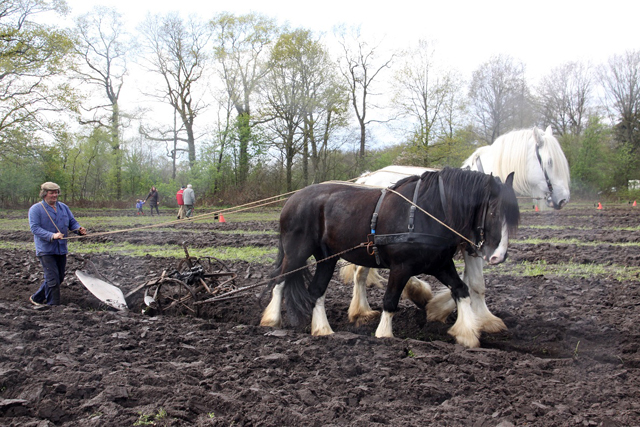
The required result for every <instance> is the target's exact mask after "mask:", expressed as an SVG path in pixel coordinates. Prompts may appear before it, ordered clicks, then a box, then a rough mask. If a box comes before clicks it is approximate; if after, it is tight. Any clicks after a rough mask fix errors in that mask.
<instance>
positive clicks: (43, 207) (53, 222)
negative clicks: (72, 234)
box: [40, 200, 62, 233]
mask: <svg viewBox="0 0 640 427" xmlns="http://www.w3.org/2000/svg"><path fill="white" fill-rule="evenodd" d="M40 204H41V205H42V209H44V212H45V213H46V214H47V216H48V217H49V219H50V220H51V223H52V224H53V226H54V227H55V228H56V230H58V233H62V231H60V229H59V228H58V226H57V225H56V222H55V221H54V220H53V218H51V215H49V211H48V210H47V207H46V206H45V205H44V200H40Z"/></svg>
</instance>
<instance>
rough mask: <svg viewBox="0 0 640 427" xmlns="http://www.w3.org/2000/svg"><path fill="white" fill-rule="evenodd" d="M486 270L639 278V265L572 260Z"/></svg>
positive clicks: (500, 273) (510, 264)
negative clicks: (587, 262) (583, 262)
mask: <svg viewBox="0 0 640 427" xmlns="http://www.w3.org/2000/svg"><path fill="white" fill-rule="evenodd" d="M487 272H491V273H494V274H498V275H510V276H525V277H535V276H543V275H554V276H559V277H566V278H571V279H574V278H583V279H587V278H593V277H599V278H602V279H613V280H617V281H619V282H629V281H634V282H635V281H638V280H639V279H640V267H629V266H626V265H618V264H611V265H604V264H580V263H573V262H563V263H559V264H548V263H547V262H546V261H544V260H542V261H533V262H531V261H523V262H521V263H517V264H512V263H507V264H501V265H498V266H493V267H491V268H490V269H489V270H487Z"/></svg>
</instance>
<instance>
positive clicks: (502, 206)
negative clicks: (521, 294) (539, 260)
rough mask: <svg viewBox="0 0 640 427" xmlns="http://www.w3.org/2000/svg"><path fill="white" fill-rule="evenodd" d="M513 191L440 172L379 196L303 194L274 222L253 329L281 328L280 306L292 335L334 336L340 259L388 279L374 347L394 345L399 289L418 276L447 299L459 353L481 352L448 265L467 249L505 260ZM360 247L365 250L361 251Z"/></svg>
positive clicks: (352, 191)
mask: <svg viewBox="0 0 640 427" xmlns="http://www.w3.org/2000/svg"><path fill="white" fill-rule="evenodd" d="M512 184H513V174H511V175H510V176H509V177H507V179H506V182H505V184H501V183H499V182H498V181H497V180H495V179H494V178H493V177H491V176H489V175H485V174H482V173H478V172H475V171H467V170H462V169H451V168H445V169H444V170H442V171H439V172H425V173H424V174H422V176H421V177H418V176H411V177H408V178H406V179H403V180H400V181H399V182H398V183H396V185H395V186H393V187H391V189H390V190H384V191H381V190H380V189H369V188H362V187H358V186H354V185H349V184H344V183H343V184H340V183H326V184H317V185H312V186H309V187H306V188H304V189H302V190H301V191H299V192H297V193H296V194H294V195H293V196H292V197H291V198H290V199H289V200H288V201H287V203H286V204H285V206H284V208H283V209H282V213H281V215H280V244H279V249H278V257H277V261H276V263H275V268H274V270H273V272H272V277H274V279H275V281H274V283H272V284H271V286H272V288H271V292H272V300H271V302H270V303H269V305H268V306H267V308H266V309H265V310H264V312H263V315H262V320H261V322H260V324H261V325H263V326H273V327H280V326H281V325H282V318H281V304H282V298H283V296H284V299H285V302H286V306H287V314H288V318H289V321H290V322H291V323H292V324H293V325H298V324H300V323H301V322H303V321H308V319H309V317H311V333H312V334H313V335H328V334H331V333H333V330H332V329H331V326H330V325H329V322H328V320H327V317H326V312H325V309H324V301H325V293H326V290H327V286H328V284H329V281H330V279H331V277H332V275H333V271H334V269H335V266H336V263H337V262H338V255H339V256H341V257H342V258H344V259H345V260H347V261H349V262H351V263H354V264H357V265H361V266H364V267H369V268H374V267H379V266H380V267H384V268H388V269H389V281H388V283H387V288H386V292H385V295H384V300H383V313H382V316H381V319H380V324H379V325H378V328H377V329H376V336H377V337H392V336H393V332H392V325H391V320H392V317H393V314H394V313H395V312H396V311H397V307H398V302H399V299H400V295H401V293H402V291H403V289H404V287H405V284H406V283H407V281H408V280H409V278H410V277H411V276H415V275H418V274H422V273H424V274H430V275H432V276H434V277H436V278H437V279H438V280H440V281H441V282H442V283H443V284H445V285H446V286H448V287H449V288H450V289H451V294H452V295H453V299H454V301H455V303H456V306H457V310H458V318H457V320H456V323H455V324H454V325H453V327H452V328H451V329H450V330H449V333H450V334H451V335H452V336H454V337H455V338H456V340H457V342H458V343H460V344H462V345H464V346H467V347H477V346H479V345H480V342H479V340H478V336H479V334H480V330H479V326H478V324H477V319H476V316H475V313H474V311H473V310H472V308H471V301H470V297H469V289H468V287H467V285H466V284H465V283H464V282H463V281H462V280H461V279H460V277H459V276H458V274H457V272H456V269H455V266H454V263H453V255H454V254H455V252H456V251H457V250H458V247H459V245H460V244H461V243H463V242H465V241H466V242H467V247H468V249H469V250H472V247H474V248H476V250H478V251H479V252H481V253H482V255H483V256H485V257H488V258H490V257H494V256H496V257H499V258H501V259H499V260H498V259H496V262H500V261H502V260H504V258H505V256H506V254H504V253H502V254H501V255H500V252H501V249H500V248H499V245H500V241H501V239H502V228H503V224H504V225H505V226H506V227H507V228H508V229H509V230H510V231H515V229H516V227H517V225H518V221H519V210H518V203H517V200H516V197H515V193H514V192H513V188H512ZM385 192H386V193H385ZM385 194H386V197H385ZM399 194H400V195H402V196H403V197H400V196H399ZM410 200H413V202H410ZM416 207H417V209H416ZM426 212H428V214H427V213H426ZM436 218H437V219H438V220H439V221H440V222H439V221H438V220H436ZM369 219H371V221H370V220H369ZM443 223H445V224H446V225H447V226H448V227H449V228H447V227H445V226H444V225H443ZM452 230H454V231H452ZM367 239H369V241H370V242H371V244H370V245H367V246H366V247H365V246H358V245H359V244H360V243H363V242H367ZM481 242H482V243H481ZM310 256H313V257H314V258H315V259H316V261H321V262H318V264H316V268H315V273H314V274H313V277H309V276H310V274H309V271H308V270H307V269H306V268H305V265H306V262H307V259H308V258H309V257H310ZM307 283H308V287H307Z"/></svg>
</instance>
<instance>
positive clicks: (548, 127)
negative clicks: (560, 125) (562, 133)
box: [544, 125, 553, 136]
mask: <svg viewBox="0 0 640 427" xmlns="http://www.w3.org/2000/svg"><path fill="white" fill-rule="evenodd" d="M544 133H545V134H547V136H553V129H552V128H551V125H549V126H547V129H546V130H545V131H544Z"/></svg>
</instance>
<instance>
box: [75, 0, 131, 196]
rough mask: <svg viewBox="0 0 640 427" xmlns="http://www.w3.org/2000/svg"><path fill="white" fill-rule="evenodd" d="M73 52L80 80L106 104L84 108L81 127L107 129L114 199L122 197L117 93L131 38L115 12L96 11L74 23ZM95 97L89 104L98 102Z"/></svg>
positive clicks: (122, 81)
mask: <svg viewBox="0 0 640 427" xmlns="http://www.w3.org/2000/svg"><path fill="white" fill-rule="evenodd" d="M75 30H76V31H75V34H76V38H77V43H76V45H75V52H76V55H78V56H79V57H80V58H81V60H82V62H83V63H84V67H78V68H76V72H77V74H78V76H79V77H80V79H81V80H82V81H83V82H84V83H87V84H88V85H89V86H93V87H94V88H96V91H94V92H97V93H94V94H95V95H97V94H102V95H103V97H102V99H103V100H104V99H106V102H98V103H94V104H93V105H91V104H87V105H86V106H85V107H84V108H85V111H87V112H89V113H90V114H91V117H90V118H88V119H81V122H82V123H83V124H92V125H94V126H97V127H102V128H105V129H108V132H109V134H110V136H111V141H110V145H111V149H112V153H113V156H114V171H115V187H116V188H115V190H116V198H117V199H120V197H121V196H122V150H121V148H120V146H121V143H120V138H121V129H120V128H121V120H122V114H121V111H120V104H119V99H120V92H121V90H122V87H123V85H124V78H125V76H126V74H127V55H128V54H127V53H128V52H130V51H131V50H132V48H133V42H132V39H131V36H130V35H129V34H127V32H126V31H125V28H124V23H123V21H122V16H121V15H120V14H119V13H118V12H116V11H115V9H107V8H105V7H96V8H95V9H94V10H93V12H91V13H88V14H86V15H83V16H81V17H79V18H78V19H77V20H76V29H75ZM99 99H101V97H100V96H99V95H98V96H97V97H96V96H92V97H90V98H89V102H91V101H94V100H99Z"/></svg>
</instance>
